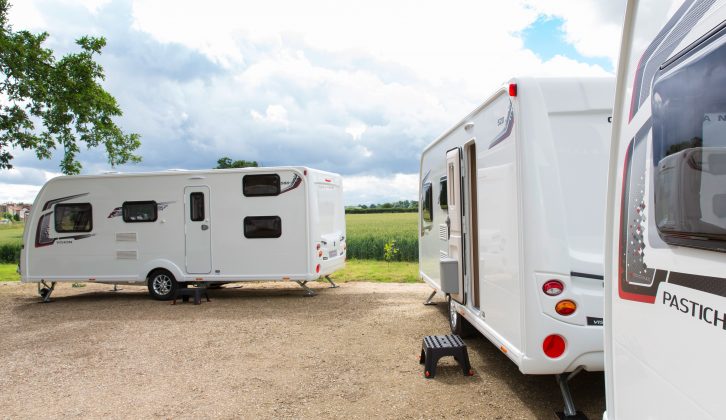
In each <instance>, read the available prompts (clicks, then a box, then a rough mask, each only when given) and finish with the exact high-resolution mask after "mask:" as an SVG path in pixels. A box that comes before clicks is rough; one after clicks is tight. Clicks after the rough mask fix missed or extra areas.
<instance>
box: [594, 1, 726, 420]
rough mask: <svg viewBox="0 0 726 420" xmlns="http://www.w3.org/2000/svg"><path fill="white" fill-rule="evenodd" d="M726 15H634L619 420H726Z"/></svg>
mask: <svg viewBox="0 0 726 420" xmlns="http://www.w3.org/2000/svg"><path fill="white" fill-rule="evenodd" d="M725 4H726V2H724V1H723V0H719V1H713V0H706V1H702V0H695V1H694V0H688V1H683V0H677V1H673V0H659V1H629V2H628V6H627V9H626V15H625V25H624V31H623V40H622V48H621V52H620V60H619V67H618V80H617V90H616V99H615V107H614V118H613V120H614V122H615V123H614V126H613V137H612V152H611V161H610V176H609V185H610V187H609V191H608V194H609V198H608V206H607V209H608V210H607V223H608V225H607V229H606V231H607V245H606V262H607V264H606V281H605V284H606V290H605V311H606V312H605V328H606V330H605V357H606V365H605V372H606V380H605V382H606V395H607V399H606V403H607V413H606V416H605V417H606V418H610V419H646V418H654V419H696V418H713V419H723V418H725V417H726V398H724V395H723V394H724V393H723V390H722V389H721V386H720V385H719V384H720V383H721V379H722V377H723V375H724V373H726V359H724V357H723V352H724V350H726V254H725V252H726V5H725Z"/></svg>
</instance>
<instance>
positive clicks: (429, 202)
mask: <svg viewBox="0 0 726 420" xmlns="http://www.w3.org/2000/svg"><path fill="white" fill-rule="evenodd" d="M433 194H434V193H433V191H432V188H431V183H430V182H427V183H425V184H424V185H423V197H421V215H422V216H423V219H424V221H426V222H433V221H434V206H433V201H434V197H433Z"/></svg>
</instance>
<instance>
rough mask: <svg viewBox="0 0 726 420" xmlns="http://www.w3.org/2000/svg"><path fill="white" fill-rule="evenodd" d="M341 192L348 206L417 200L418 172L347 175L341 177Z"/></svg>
mask: <svg viewBox="0 0 726 420" xmlns="http://www.w3.org/2000/svg"><path fill="white" fill-rule="evenodd" d="M343 192H344V196H345V204H346V205H349V206H350V205H356V204H378V203H383V202H393V201H398V200H418V198H417V197H418V174H401V173H398V174H394V175H391V176H385V177H378V176H370V175H362V176H348V177H345V178H344V179H343Z"/></svg>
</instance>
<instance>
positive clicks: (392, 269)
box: [0, 260, 421, 283]
mask: <svg viewBox="0 0 726 420" xmlns="http://www.w3.org/2000/svg"><path fill="white" fill-rule="evenodd" d="M17 267H18V266H17V264H0V281H19V280H20V276H19V275H18V273H17V272H16V271H15V270H16V269H17ZM332 277H333V281H335V282H336V283H345V282H349V281H371V282H379V283H418V282H420V281H421V280H420V279H419V276H418V263H413V262H391V263H387V262H384V261H373V260H348V261H346V263H345V268H344V269H342V270H340V271H336V272H335V273H334V274H333V275H332Z"/></svg>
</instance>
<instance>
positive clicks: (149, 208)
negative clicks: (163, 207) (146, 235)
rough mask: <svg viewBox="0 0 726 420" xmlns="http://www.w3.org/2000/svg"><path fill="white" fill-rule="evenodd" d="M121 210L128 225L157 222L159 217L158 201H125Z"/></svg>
mask: <svg viewBox="0 0 726 420" xmlns="http://www.w3.org/2000/svg"><path fill="white" fill-rule="evenodd" d="M121 209H122V215H123V220H124V222H126V223H143V222H155V221H156V219H157V217H158V210H157V206H156V201H125V202H124V203H123V206H122V207H121Z"/></svg>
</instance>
